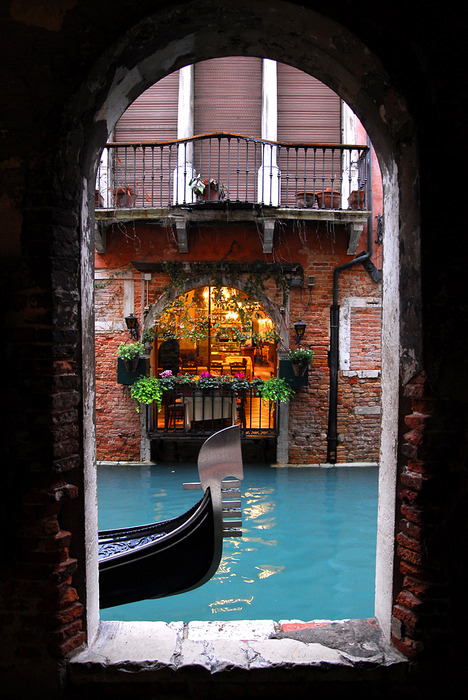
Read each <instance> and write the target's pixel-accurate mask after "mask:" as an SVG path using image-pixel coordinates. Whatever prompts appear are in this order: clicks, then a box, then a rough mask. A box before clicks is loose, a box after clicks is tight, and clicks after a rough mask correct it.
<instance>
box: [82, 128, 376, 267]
mask: <svg viewBox="0 0 468 700" xmlns="http://www.w3.org/2000/svg"><path fill="white" fill-rule="evenodd" d="M368 151H369V149H368V147H367V146H356V145H342V144H335V145H333V144H297V143H296V144H291V143H280V142H276V141H265V140H261V139H253V138H249V137H246V136H241V135H239V134H228V133H216V134H204V135H200V136H194V137H192V138H189V139H183V140H177V141H170V142H164V143H108V144H106V146H105V148H104V150H103V152H102V154H101V159H100V165H99V169H98V173H97V179H96V193H95V205H96V206H95V215H96V222H97V224H98V226H97V231H96V234H97V236H96V238H97V244H96V247H97V250H98V252H105V227H106V225H109V224H111V223H114V222H116V221H121V222H125V221H132V220H138V219H141V220H145V221H159V220H160V221H161V222H164V223H166V224H167V223H168V222H169V223H171V224H172V225H173V226H174V228H175V230H176V234H177V239H178V243H179V250H180V252H187V250H188V236H187V225H189V224H190V222H192V221H219V222H223V221H230V222H232V221H254V222H256V223H257V225H259V226H260V227H262V228H263V233H264V238H263V250H264V252H272V251H273V233H274V226H275V221H281V220H292V219H293V220H298V219H299V220H303V221H307V220H318V221H320V220H322V221H332V222H334V223H336V224H343V225H345V226H347V227H348V254H349V255H352V254H354V253H355V252H356V248H357V244H358V241H359V238H360V235H361V233H362V230H363V226H364V223H365V222H366V220H367V218H368V217H369V215H370V212H369V211H368V209H367V204H368V201H367V197H368V195H367V184H368V179H369V178H368V172H367V168H368V163H367V160H368V159H367V154H368Z"/></svg>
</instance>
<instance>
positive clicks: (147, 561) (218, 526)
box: [98, 425, 243, 608]
mask: <svg viewBox="0 0 468 700" xmlns="http://www.w3.org/2000/svg"><path fill="white" fill-rule="evenodd" d="M198 474H199V479H200V481H199V482H196V483H192V484H184V485H183V487H184V488H185V489H197V488H199V489H203V491H204V494H203V497H202V498H201V499H200V501H199V502H198V503H196V504H195V505H194V506H193V507H192V508H190V509H189V510H188V511H187V512H186V513H184V514H183V515H180V516H178V517H176V518H173V519H171V520H165V521H162V522H158V523H151V524H148V525H138V526H136V527H127V528H121V529H117V530H103V531H100V532H99V536H98V546H99V594H100V607H101V608H110V607H113V606H115V605H123V604H125V603H132V602H135V601H137V600H144V599H147V598H162V597H164V596H170V595H175V594H177V593H184V592H185V591H190V590H192V589H194V588H197V587H198V586H201V585H202V584H203V583H205V582H206V581H208V580H209V579H210V578H211V577H212V576H213V575H214V574H215V572H216V570H217V569H218V566H219V563H220V561H221V555H222V551H223V537H239V536H241V535H242V531H241V529H240V528H241V526H242V523H241V520H240V516H241V508H240V505H241V504H240V490H239V486H240V480H242V478H243V467H242V452H241V445H240V429H239V426H238V425H233V426H230V427H229V428H225V429H224V430H220V431H219V432H217V433H214V435H211V436H210V437H209V438H208V439H207V440H206V441H205V442H204V444H203V445H202V447H201V449H200V452H199V455H198ZM228 477H231V479H227V478H228ZM232 477H234V478H232Z"/></svg>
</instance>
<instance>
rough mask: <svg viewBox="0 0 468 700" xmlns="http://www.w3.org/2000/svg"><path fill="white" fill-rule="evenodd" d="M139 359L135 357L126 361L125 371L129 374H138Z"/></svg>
mask: <svg viewBox="0 0 468 700" xmlns="http://www.w3.org/2000/svg"><path fill="white" fill-rule="evenodd" d="M139 359H140V358H139V357H134V358H133V359H132V360H124V364H125V369H126V370H127V372H136V368H137V367H138V360H139Z"/></svg>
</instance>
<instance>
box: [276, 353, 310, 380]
mask: <svg viewBox="0 0 468 700" xmlns="http://www.w3.org/2000/svg"><path fill="white" fill-rule="evenodd" d="M279 376H280V378H281V379H286V381H288V382H289V384H291V386H308V384H309V367H308V366H307V367H306V370H305V372H304V374H303V375H301V376H299V375H297V374H295V372H294V370H293V366H292V362H291V360H287V359H282V360H280V362H279Z"/></svg>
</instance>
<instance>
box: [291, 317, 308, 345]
mask: <svg viewBox="0 0 468 700" xmlns="http://www.w3.org/2000/svg"><path fill="white" fill-rule="evenodd" d="M306 327H307V323H305V321H301V319H299V321H296V323H295V324H294V330H295V332H296V344H297V345H299V344H300V343H301V341H302V338H303V337H304V333H305V329H306Z"/></svg>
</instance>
